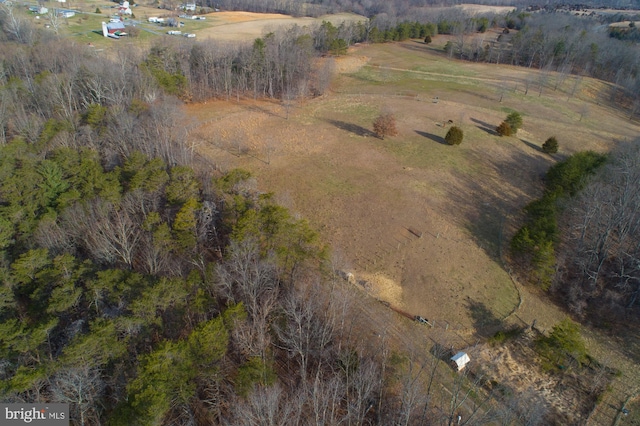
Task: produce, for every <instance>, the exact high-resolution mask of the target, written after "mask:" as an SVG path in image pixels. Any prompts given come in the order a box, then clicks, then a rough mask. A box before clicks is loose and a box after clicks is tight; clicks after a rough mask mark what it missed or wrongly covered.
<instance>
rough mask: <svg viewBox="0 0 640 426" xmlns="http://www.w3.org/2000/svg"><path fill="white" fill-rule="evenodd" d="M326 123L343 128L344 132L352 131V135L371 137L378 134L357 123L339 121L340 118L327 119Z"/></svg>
mask: <svg viewBox="0 0 640 426" xmlns="http://www.w3.org/2000/svg"><path fill="white" fill-rule="evenodd" d="M326 121H327V123H329V124H331V125H333V126H336V127H337V128H338V129H341V130H344V131H345V132H349V133H353V134H354V135H358V136H364V137H367V136H371V137H376V138H377V137H378V135H376V134H375V133H373V132H372V131H371V130H369V129H366V128H364V127H362V126H358V125H357V124H353V123H346V122H344V121H340V120H331V119H327V120H326Z"/></svg>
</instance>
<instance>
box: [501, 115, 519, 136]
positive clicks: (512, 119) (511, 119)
mask: <svg viewBox="0 0 640 426" xmlns="http://www.w3.org/2000/svg"><path fill="white" fill-rule="evenodd" d="M504 121H505V122H506V123H507V124H508V125H509V126H511V133H512V134H514V135H515V134H516V133H518V129H520V127H521V126H522V116H521V115H520V113H519V112H512V113H511V114H509V115H507V118H506V119H505V120H504Z"/></svg>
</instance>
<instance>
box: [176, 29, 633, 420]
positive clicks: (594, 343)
mask: <svg viewBox="0 0 640 426" xmlns="http://www.w3.org/2000/svg"><path fill="white" fill-rule="evenodd" d="M434 44H436V43H434ZM372 64H376V65H378V66H372ZM337 69H338V70H341V71H342V74H340V75H337V76H336V78H335V81H334V84H333V92H332V93H330V94H328V95H326V96H323V97H321V98H317V99H313V100H308V101H306V102H300V103H299V104H297V105H296V106H295V107H294V108H293V111H292V113H291V114H290V118H289V119H288V120H287V119H285V116H286V115H285V111H284V109H283V108H282V106H281V105H280V104H278V103H277V102H254V101H242V102H240V103H235V102H231V103H228V102H221V101H219V102H213V103H211V102H210V103H208V104H207V105H189V106H188V107H187V109H188V111H189V112H190V114H192V115H194V116H197V117H199V119H200V120H202V121H203V122H207V124H204V125H202V126H201V127H200V128H199V129H198V130H197V132H196V133H197V134H198V135H199V137H200V138H201V140H203V141H205V142H203V143H202V144H201V145H200V147H199V148H200V151H201V153H202V154H204V155H206V156H208V157H210V158H211V159H213V160H214V161H215V162H217V163H218V164H219V165H221V166H222V167H223V168H232V167H243V168H246V169H249V170H251V171H252V172H253V173H254V174H255V175H256V177H257V179H258V182H259V186H260V189H261V190H263V191H272V192H275V193H276V194H279V197H280V199H282V200H285V204H286V206H287V207H289V208H291V209H292V210H293V211H294V212H295V213H299V214H300V215H302V216H303V217H305V218H307V219H309V221H310V222H311V223H312V224H313V225H314V226H315V227H316V228H317V229H318V230H319V231H320V233H321V235H322V237H323V238H324V239H325V241H327V242H328V243H329V244H330V245H331V246H332V248H333V250H334V251H335V252H336V253H338V254H339V256H338V257H339V258H340V259H341V260H340V262H339V265H338V267H339V268H340V269H341V270H346V271H352V272H353V273H354V274H355V276H356V279H357V280H363V281H366V282H367V286H366V288H363V287H359V288H360V289H361V290H362V291H365V292H368V293H369V294H370V295H371V296H373V297H376V298H379V299H383V300H386V301H388V302H390V303H392V304H393V305H394V306H397V307H398V308H399V309H401V310H403V311H405V312H408V313H410V314H412V315H421V316H423V317H425V318H428V319H429V320H436V321H437V322H438V323H439V324H449V325H450V326H451V329H450V330H448V331H443V330H439V331H431V330H429V329H427V328H421V329H419V330H420V331H421V332H422V333H423V334H426V335H430V334H429V333H438V334H433V335H432V337H433V338H434V339H437V340H439V339H446V340H449V339H450V342H451V344H452V345H455V346H456V347H457V348H460V347H462V346H464V345H466V344H472V343H473V342H474V341H476V340H477V339H482V338H483V337H486V336H488V335H491V334H492V333H493V332H494V331H495V330H496V329H498V328H500V327H503V326H505V324H507V323H513V322H515V323H517V324H520V325H522V324H530V323H531V322H533V320H537V325H538V327H539V328H541V329H546V330H550V329H551V328H552V327H553V325H555V324H556V323H557V322H558V321H559V320H561V319H562V318H563V317H564V313H563V312H562V311H560V310H559V309H557V308H556V307H555V306H554V305H553V304H552V303H550V302H549V301H548V300H547V299H546V296H545V295H544V294H542V293H539V292H538V291H537V290H535V288H533V287H523V286H521V285H519V284H514V283H513V282H512V280H511V278H510V276H509V274H508V273H507V272H506V271H505V269H504V267H503V264H502V256H501V254H503V253H504V251H505V245H506V244H507V241H508V238H509V236H510V235H512V233H513V232H514V231H515V228H516V227H517V225H518V223H519V220H520V212H521V209H522V207H523V206H524V205H525V204H526V203H528V202H529V201H530V200H532V199H533V198H534V197H537V196H538V195H539V194H540V191H541V184H540V177H541V176H542V175H543V173H544V172H545V171H546V169H547V168H548V167H549V166H550V165H551V164H553V163H554V162H556V161H558V160H559V159H561V158H563V157H564V156H566V155H568V154H571V153H574V152H576V151H580V150H585V149H594V150H598V151H605V150H607V149H609V148H610V147H611V146H612V145H613V144H614V143H616V141H618V140H622V139H625V138H627V139H630V138H633V137H636V136H637V134H638V133H639V132H640V126H638V124H637V123H634V122H629V121H628V120H627V119H626V117H625V115H624V114H623V113H621V112H620V111H618V110H616V109H615V108H614V107H613V106H608V105H607V104H606V103H605V102H603V98H602V96H601V95H600V92H601V89H602V88H603V87H604V85H603V84H602V83H600V82H597V81H593V80H589V79H584V81H583V82H582V83H581V85H580V90H579V91H578V93H577V95H576V96H575V97H573V98H572V99H570V100H568V95H567V91H568V90H569V89H570V87H571V85H572V81H571V80H569V81H567V82H566V83H565V85H564V86H563V87H560V88H558V90H553V87H552V85H548V86H547V87H545V88H544V90H543V91H542V94H541V95H540V96H538V92H537V91H536V90H535V88H532V89H531V91H530V93H529V95H527V96H525V95H524V82H525V81H526V80H527V79H532V78H533V79H534V80H535V78H536V76H537V71H535V70H527V69H522V68H513V67H506V66H501V67H496V66H495V65H487V64H477V63H467V62H459V61H455V60H449V59H447V58H445V57H443V56H442V55H441V54H440V53H438V52H437V51H436V50H434V48H433V47H431V46H426V45H424V44H420V43H416V42H413V41H409V42H406V43H401V44H393V45H377V46H366V45H363V46H359V47H357V48H353V49H351V52H350V54H349V56H348V57H346V58H341V59H339V60H338V61H337ZM447 72H449V73H450V74H452V75H457V76H458V77H456V78H454V79H452V78H451V77H450V76H449V75H447ZM550 78H554V76H553V75H550ZM551 81H552V80H551ZM505 82H506V84H507V85H508V88H509V90H508V92H507V93H506V95H505V96H504V99H503V102H502V103H500V102H498V99H499V94H498V88H499V87H500V85H504V84H505ZM550 84H551V83H550ZM407 93H410V94H411V96H408V95H407ZM435 96H438V98H439V102H438V103H437V104H436V103H434V102H432V99H433V98H434V97H435ZM585 104H586V105H588V106H589V114H588V115H587V116H585V117H584V118H583V119H582V120H581V121H580V110H581V108H582V107H583V106H584V105H585ZM383 109H385V110H390V111H393V113H394V114H395V116H396V117H397V121H398V122H397V125H398V130H399V135H398V136H396V137H393V138H389V139H388V140H384V141H381V140H379V139H378V138H375V137H373V136H372V121H373V119H374V118H375V117H376V116H377V115H378V114H379V112H380V111H381V110H383ZM511 110H517V111H519V112H521V113H522V114H523V116H524V124H523V127H522V129H521V130H520V131H519V132H518V136H517V137H510V138H500V137H498V136H496V135H495V134H493V129H494V128H495V126H496V125H497V124H499V123H500V121H502V120H503V119H504V117H505V116H506V114H507V113H508V111H511ZM207 117H211V119H207ZM449 119H451V120H452V121H454V123H455V125H457V126H460V127H461V128H462V129H463V130H464V132H465V140H464V142H463V143H462V145H460V146H457V147H452V146H448V145H446V144H444V143H443V138H444V135H445V134H446V131H447V130H448V129H447V128H446V127H443V122H446V121H447V120H449ZM237 135H243V138H244V140H245V142H246V145H247V147H248V154H249V155H241V156H237V155H235V154H236V152H234V148H233V143H231V142H230V140H231V139H233V138H234V137H237ZM551 135H554V136H556V137H557V138H558V140H559V141H560V153H559V154H557V155H554V156H548V155H546V154H543V153H542V152H541V145H542V143H543V142H544V141H545V140H546V139H547V138H548V137H549V136H551ZM267 159H269V160H270V161H267ZM409 228H411V229H412V230H417V231H418V233H421V235H422V236H421V237H420V238H419V237H417V236H416V235H415V234H414V233H412V232H410V231H409ZM518 293H520V294H518ZM520 303H521V305H519V304H520ZM379 306H382V305H379ZM371 309H373V308H371ZM381 309H383V308H381ZM372 312H373V311H372ZM399 321H404V320H401V319H399ZM376 327H377V326H376ZM589 345H590V347H591V348H593V349H594V350H596V352H598V351H599V350H600V349H601V348H602V347H603V346H602V344H601V343H599V341H598V340H597V339H590V340H589ZM504 356H505V357H507V354H505V355H504ZM620 357H621V358H620V359H621V362H620V365H623V366H629V365H633V363H634V361H633V360H632V359H628V358H625V354H624V353H621V354H620ZM531 380H537V379H535V378H531ZM540 380H542V379H540ZM556 400H557V398H556ZM558 407H560V409H565V408H566V407H565V405H562V404H559V405H558ZM563 407H565V408H563Z"/></svg>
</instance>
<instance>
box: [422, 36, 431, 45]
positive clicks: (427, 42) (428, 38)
mask: <svg viewBox="0 0 640 426" xmlns="http://www.w3.org/2000/svg"><path fill="white" fill-rule="evenodd" d="M424 42H425V44H429V43H431V36H430V35H427V36H426V37H425V38H424Z"/></svg>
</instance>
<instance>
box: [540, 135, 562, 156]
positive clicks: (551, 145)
mask: <svg viewBox="0 0 640 426" xmlns="http://www.w3.org/2000/svg"><path fill="white" fill-rule="evenodd" d="M542 150H543V151H544V152H546V153H547V154H555V153H556V152H558V140H557V139H556V137H555V136H551V137H550V138H549V139H547V140H546V141H545V142H544V143H543V144H542Z"/></svg>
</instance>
